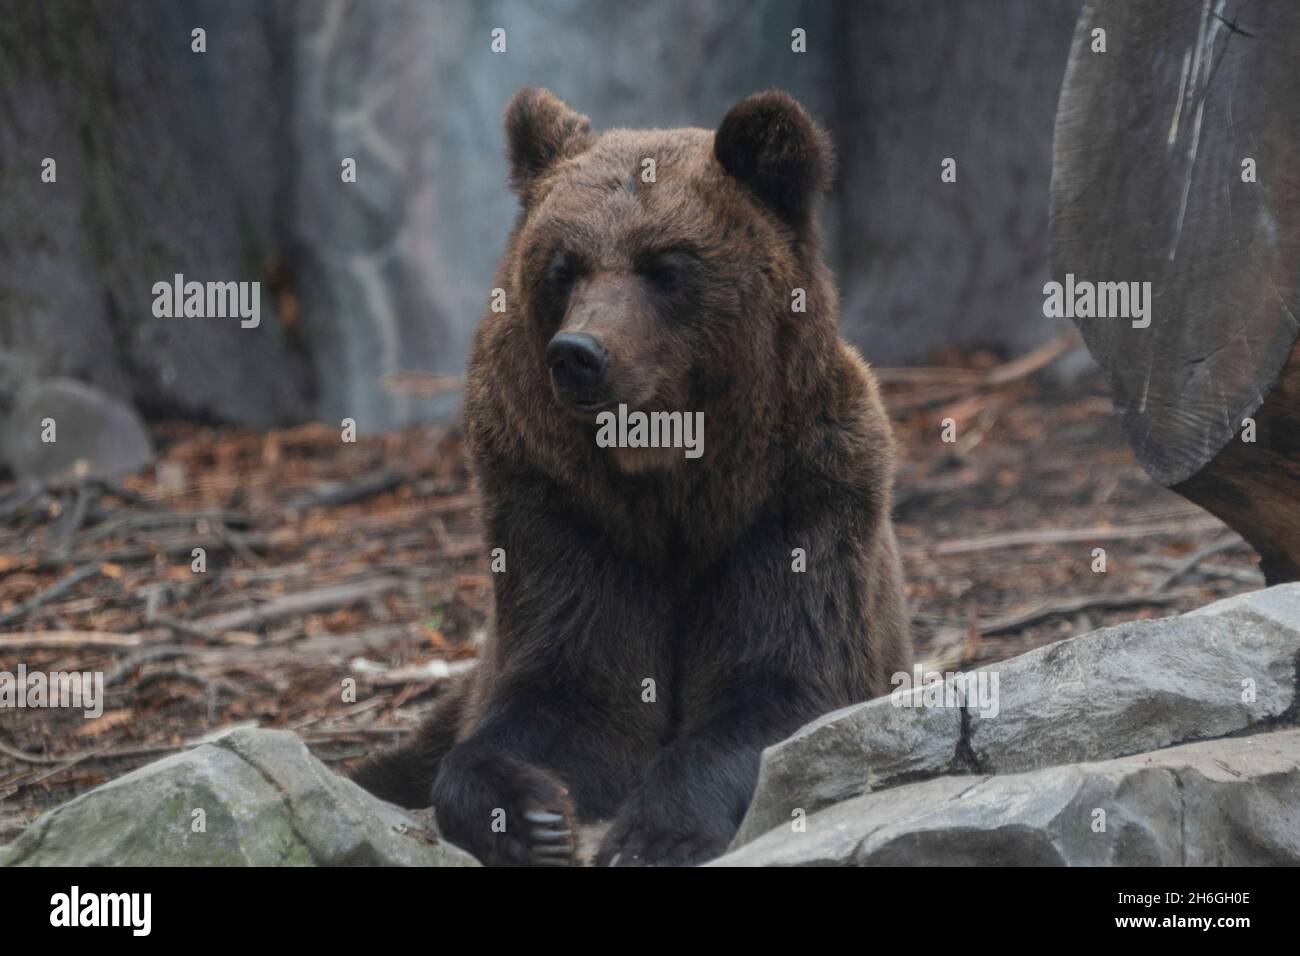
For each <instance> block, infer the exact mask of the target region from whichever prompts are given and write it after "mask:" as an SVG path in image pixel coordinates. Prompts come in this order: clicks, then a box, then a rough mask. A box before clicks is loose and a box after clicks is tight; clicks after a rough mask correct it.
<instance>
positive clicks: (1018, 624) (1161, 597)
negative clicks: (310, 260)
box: [979, 591, 1196, 634]
mask: <svg viewBox="0 0 1300 956" xmlns="http://www.w3.org/2000/svg"><path fill="white" fill-rule="evenodd" d="M1195 596H1196V595H1193V594H1187V593H1165V594H1161V593H1157V592H1155V591H1152V592H1150V593H1147V594H1116V595H1106V594H1103V595H1093V596H1091V597H1077V598H1066V599H1064V600H1057V601H1049V602H1047V603H1046V604H1040V605H1039V606H1038V607H1035V608H1031V609H1030V610H1028V611H1022V612H1020V613H1018V614H1011V615H1008V616H1007V617H1001V618H997V619H996V620H992V621H982V622H980V624H979V630H980V634H1001V633H1003V632H1005V631H1018V630H1020V629H1021V628H1023V627H1028V626H1029V625H1030V624H1036V623H1038V622H1039V621H1041V620H1043V619H1044V618H1048V617H1054V616H1056V615H1058V614H1075V613H1077V612H1079V611H1088V610H1092V609H1094V608H1117V607H1133V606H1135V605H1138V604H1155V605H1166V604H1174V603H1176V602H1178V601H1181V600H1183V599H1184V598H1194V597H1195Z"/></svg>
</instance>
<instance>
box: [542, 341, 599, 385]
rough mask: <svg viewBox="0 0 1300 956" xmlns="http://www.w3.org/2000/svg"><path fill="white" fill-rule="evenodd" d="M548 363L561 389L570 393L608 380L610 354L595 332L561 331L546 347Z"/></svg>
mask: <svg viewBox="0 0 1300 956" xmlns="http://www.w3.org/2000/svg"><path fill="white" fill-rule="evenodd" d="M546 364H547V365H549V366H550V367H551V376H552V377H553V378H554V379H555V384H556V385H558V386H559V387H560V388H562V389H564V390H565V391H569V392H581V391H587V390H589V389H593V388H595V387H596V386H598V385H600V383H601V382H603V381H604V380H605V369H606V368H608V366H609V353H608V352H606V351H605V346H603V345H601V344H600V339H598V338H596V337H595V336H594V335H588V334H587V333H586V332H561V333H560V334H559V335H557V336H556V337H555V338H553V339H551V344H550V345H548V346H546Z"/></svg>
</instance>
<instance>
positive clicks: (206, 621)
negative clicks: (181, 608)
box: [190, 578, 402, 634]
mask: <svg viewBox="0 0 1300 956" xmlns="http://www.w3.org/2000/svg"><path fill="white" fill-rule="evenodd" d="M401 586H402V581H401V580H400V579H398V578H378V579H374V580H370V581H360V582H357V583H356V584H342V585H338V586H336V587H328V588H318V589H317V590H314V591H303V592H301V593H299V594H287V595H285V596H284V597H279V598H275V599H273V600H270V601H267V602H266V603H265V604H262V605H261V606H259V607H254V608H247V609H244V610H240V611H229V612H226V613H224V614H213V615H211V616H209V617H205V618H201V619H199V620H197V621H191V622H190V624H191V625H192V626H193V627H196V628H198V629H199V630H202V631H206V632H208V633H211V634H221V633H223V632H225V631H244V630H248V629H249V628H253V627H257V626H260V625H262V624H266V623H268V622H270V621H274V620H278V619H280V618H283V617H291V616H293V615H297V614H311V613H313V612H316V611H327V610H332V609H334V608H336V607H343V606H345V605H349V604H355V603H356V602H358V601H364V600H366V599H368V598H372V597H378V596H379V595H382V594H386V593H388V592H389V591H394V590H397V589H398V588H400V587H401Z"/></svg>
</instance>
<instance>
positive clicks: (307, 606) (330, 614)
mask: <svg viewBox="0 0 1300 956" xmlns="http://www.w3.org/2000/svg"><path fill="white" fill-rule="evenodd" d="M1040 364H1042V363H1041V362H1036V361H1034V360H1033V359H1032V358H1031V359H1030V361H1029V362H1028V363H1025V362H1024V360H1020V361H1019V362H1012V363H1002V364H999V363H998V361H997V360H996V358H994V357H993V356H990V355H983V354H976V355H969V354H967V355H951V356H942V357H940V359H939V360H938V364H937V365H936V366H933V367H929V368H924V369H880V370H878V371H879V372H880V375H881V377H882V380H883V381H884V384H885V393H886V398H887V401H888V403H889V406H890V410H891V414H892V415H893V417H894V420H895V424H896V427H897V432H898V437H899V446H900V449H901V450H902V453H903V462H902V465H901V468H900V473H899V478H898V487H897V495H896V497H897V503H896V508H895V519H896V523H897V528H898V533H899V539H900V543H901V545H902V550H903V555H904V561H905V566H906V578H907V594H908V598H909V600H910V602H911V608H912V612H913V622H914V633H915V637H916V645H917V659H918V661H920V662H922V663H924V664H925V665H926V666H927V668H931V669H941V670H952V669H957V668H969V667H972V666H979V665H983V664H988V663H992V662H995V661H998V660H1002V659H1005V658H1007V657H1011V656H1013V655H1016V654H1020V653H1022V652H1024V651H1026V650H1029V649H1031V648H1033V647H1037V646H1039V645H1042V644H1046V643H1049V642H1052V641H1056V640H1059V639H1061V638H1064V637H1068V636H1070V635H1072V634H1079V633H1083V632H1085V631H1088V630H1092V629H1095V628H1098V627H1102V626H1105V625H1108V624H1114V623H1117V622H1120V621H1126V620H1132V619H1136V618H1147V617H1159V616H1164V615H1167V614H1172V613H1177V612H1181V611H1187V610H1190V609H1192V608H1195V607H1198V606H1200V605H1203V604H1206V603H1208V602H1210V601H1213V600H1215V599H1217V598H1221V597H1225V596H1228V595H1230V594H1234V593H1237V592H1240V591H1245V590H1253V589H1255V588H1257V587H1260V586H1262V583H1263V580H1262V577H1261V576H1260V575H1259V573H1258V571H1257V569H1256V560H1255V556H1254V554H1253V552H1252V551H1251V550H1250V548H1249V547H1247V546H1246V545H1245V544H1244V543H1242V542H1241V541H1240V539H1239V538H1238V537H1237V536H1236V535H1235V534H1233V533H1231V532H1230V531H1228V530H1227V529H1226V528H1225V527H1224V526H1223V525H1222V524H1221V523H1220V522H1219V521H1218V520H1217V519H1215V518H1213V517H1212V516H1210V515H1208V514H1206V513H1205V512H1203V511H1201V510H1200V509H1198V508H1196V507H1195V506H1193V505H1191V504H1190V503H1188V502H1186V501H1184V500H1183V499H1182V498H1180V497H1178V496H1177V495H1175V494H1173V493H1172V492H1169V491H1167V490H1165V489H1163V488H1161V487H1159V486H1158V485H1156V484H1154V483H1153V482H1152V481H1151V480H1150V479H1149V478H1147V476H1146V475H1145V473H1144V472H1143V471H1142V469H1141V468H1140V467H1139V466H1138V465H1137V463H1136V462H1135V460H1134V458H1133V456H1132V454H1131V453H1130V451H1129V449H1128V446H1127V444H1126V443H1125V442H1124V439H1123V436H1122V434H1121V432H1120V429H1119V426H1118V423H1117V422H1116V421H1115V420H1114V419H1113V418H1112V417H1111V415H1110V402H1109V400H1108V399H1107V398H1106V397H1105V396H1106V388H1105V385H1104V383H1103V382H1102V381H1101V379H1100V377H1098V376H1095V375H1094V376H1091V377H1085V378H1084V379H1082V380H1081V381H1079V382H1077V383H1076V384H1075V385H1073V386H1071V387H1068V388H1066V387H1062V386H1059V385H1056V384H1053V382H1054V380H1055V379H1054V378H1053V376H1051V375H1042V374H1037V370H1038V366H1039V365H1040ZM1031 373H1034V374H1031ZM945 419H951V420H952V422H953V423H954V425H955V433H954V434H950V435H948V436H947V437H950V438H952V439H954V440H953V441H944V440H943V438H944V435H943V431H944V421H945ZM154 437H155V440H156V443H157V446H158V448H159V455H158V458H157V460H156V462H155V465H154V467H153V468H152V469H150V470H148V471H147V473H142V474H139V475H136V476H133V477H129V478H127V479H125V480H123V481H121V482H120V483H117V484H107V485H105V484H100V483H96V484H91V483H76V484H73V485H70V486H67V487H63V488H40V487H29V486H19V485H15V484H8V485H5V484H0V671H8V672H10V673H16V672H17V670H18V667H19V665H20V664H22V665H24V666H25V667H26V670H27V672H28V673H33V672H52V671H74V670H75V671H92V672H93V671H101V672H103V674H104V680H105V685H106V688H105V700H104V702H103V715H102V716H100V717H98V718H97V719H86V718H85V717H84V716H83V714H82V712H81V711H80V710H72V709H68V708H47V709H25V710H15V709H9V708H0V843H4V842H7V841H8V840H9V839H10V838H12V837H13V836H14V835H15V833H16V832H17V831H18V830H20V829H21V828H22V827H23V826H25V825H26V823H28V822H30V821H31V820H32V819H33V818H34V816H35V815H37V814H38V813H39V812H41V811H42V810H44V809H46V808H48V807H50V806H52V805H54V804H57V803H61V802H63V801H65V800H67V799H69V798H70V797H72V796H75V795H76V794H78V793H81V792H83V791H85V790H87V789H89V788H91V787H93V786H96V785H97V784H100V783H103V782H104V781H106V780H109V779H112V778H113V777H116V776H120V775H121V774H123V773H126V772H127V771H129V770H131V769H134V768H135V767H138V766H140V765H142V764H144V763H146V762H149V761H151V760H155V759H158V758H159V757H161V756H164V755H166V754H169V753H172V752H175V751H178V750H181V749H184V748H185V747H188V746H191V745H193V744H194V743H196V742H198V741H200V740H202V739H203V738H205V736H207V735H211V734H213V733H214V732H218V731H221V730H224V729H226V728H229V727H231V726H235V725H257V726H263V727H282V728H289V729H291V730H294V731H296V732H298V733H299V734H300V735H301V736H302V737H303V738H304V739H305V740H306V741H307V743H308V745H309V746H310V747H311V749H312V751H313V752H314V753H315V754H316V755H317V756H318V757H320V758H321V759H323V760H325V761H326V762H328V763H330V764H332V765H334V766H336V767H340V768H343V767H346V766H348V765H349V764H350V763H351V762H352V761H354V760H355V759H356V758H357V757H359V756H360V755H362V754H364V753H365V752H367V751H369V750H371V749H372V748H377V747H383V746H387V745H389V744H392V743H395V742H397V741H398V740H400V739H401V738H402V737H403V735H405V734H407V733H409V732H410V730H411V728H412V727H413V726H414V724H415V723H416V722H417V721H418V720H419V718H420V717H421V715H422V714H423V713H424V712H425V711H426V710H427V709H428V706H429V705H430V704H431V703H432V701H433V699H434V698H435V696H436V694H437V693H438V691H439V688H440V686H442V685H443V684H444V682H445V681H446V679H447V677H448V676H449V674H451V673H454V672H455V671H457V670H460V669H463V668H465V667H467V666H470V663H469V662H471V661H472V660H473V658H474V656H475V651H476V647H477V645H478V642H479V640H481V637H482V630H483V625H484V620H485V615H486V611H487V607H488V602H489V596H490V589H491V583H490V577H489V573H488V566H487V556H486V554H485V552H484V548H483V544H482V541H481V539H480V537H479V535H478V530H477V524H476V518H475V507H476V504H475V497H474V494H473V492H472V490H471V488H470V484H469V477H468V473H467V470H466V465H465V459H464V445H463V441H462V437H461V434H460V432H459V430H458V429H457V428H455V427H450V428H449V427H445V426H429V425H424V426H418V427H411V428H408V429H405V430H402V431H400V432H394V433H389V434H383V435H378V436H373V437H359V438H358V440H357V441H356V442H355V443H343V442H342V441H340V434H339V431H338V430H337V429H334V428H331V427H327V426H324V425H319V424H317V425H306V426H302V427H299V428H293V429H288V430H282V431H274V432H269V433H268V432H254V431H249V430H240V429H231V428H205V427H198V426H194V425H187V424H160V425H157V426H156V427H155V428H154ZM196 547H201V548H203V549H204V552H205V558H206V570H205V571H204V572H203V573H196V572H195V571H194V570H193V569H192V563H193V561H194V558H193V557H192V555H193V549H194V548H196ZM1096 549H1104V560H1105V570H1104V572H1102V571H1101V570H1100V565H1099V557H1098V552H1097V550H1096ZM348 678H352V679H354V680H355V681H356V695H355V700H356V702H355V703H345V702H344V700H343V696H344V695H343V686H344V681H345V680H346V679H348Z"/></svg>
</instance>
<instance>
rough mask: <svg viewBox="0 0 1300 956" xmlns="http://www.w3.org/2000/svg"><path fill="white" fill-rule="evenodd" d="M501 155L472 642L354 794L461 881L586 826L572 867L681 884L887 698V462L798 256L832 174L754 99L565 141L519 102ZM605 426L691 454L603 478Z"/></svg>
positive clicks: (902, 641) (891, 624) (558, 128)
mask: <svg viewBox="0 0 1300 956" xmlns="http://www.w3.org/2000/svg"><path fill="white" fill-rule="evenodd" d="M505 131H506V139H507V142H508V147H509V163H510V169H511V175H512V180H513V185H514V189H515V191H516V192H517V193H518V195H519V198H520V200H521V202H522V211H521V213H520V215H519V218H518V221H517V223H516V225H515V228H514V231H513V233H512V235H511V237H510V240H509V245H508V247H507V250H506V253H505V257H504V258H503V259H502V262H501V265H500V269H499V271H498V272H497V276H496V282H495V285H496V286H497V289H496V290H494V296H495V299H496V302H497V305H496V308H492V307H489V311H488V312H487V314H486V316H485V317H484V319H483V321H482V323H481V324H480V326H479V328H478V331H477V335H476V338H475V341H474V347H473V350H472V355H471V357H470V362H469V376H468V383H467V398H466V422H467V431H468V436H469V443H470V447H471V451H472V458H473V466H474V471H475V474H476V478H477V481H478V485H479V489H480V493H481V495H482V501H483V519H484V533H485V536H486V540H487V547H488V548H489V549H498V548H500V549H503V554H502V552H498V555H499V556H501V557H503V558H504V562H505V564H504V567H505V570H504V571H503V572H501V573H497V574H494V575H493V579H494V609H493V622H492V627H491V636H490V638H489V640H488V642H487V644H486V646H485V647H484V649H483V653H482V657H481V662H480V664H479V666H478V668H477V669H476V670H475V671H474V672H472V673H471V674H470V675H469V676H468V679H467V680H465V681H464V682H463V683H462V684H461V685H460V686H457V687H454V688H452V689H451V691H450V692H449V693H448V694H447V696H445V697H444V698H442V699H441V700H440V702H439V706H438V708H437V710H436V712H435V714H434V716H433V718H432V719H431V720H429V721H428V722H427V723H426V724H425V725H424V726H423V727H422V728H421V730H420V731H419V732H418V733H417V735H416V738H415V739H414V740H413V741H412V742H411V743H409V744H407V745H406V746H404V747H402V748H400V749H398V750H396V751H393V752H391V753H388V754H381V755H379V756H377V757H373V758H371V759H370V760H369V761H368V762H367V763H366V764H364V765H363V766H362V767H361V768H360V769H359V771H358V773H357V774H356V779H357V781H358V782H359V783H361V784H362V786H364V787H366V788H367V789H369V790H371V791H372V792H373V793H375V794H377V795H378V796H380V797H384V798H386V799H388V800H391V801H393V802H396V803H399V804H402V805H405V806H409V807H423V806H428V805H430V804H432V805H433V807H434V808H435V812H436V816H437V820H438V823H439V826H440V828H441V830H442V831H443V833H444V835H445V836H446V837H447V838H448V839H449V840H450V841H452V842H454V843H456V844H459V845H460V846H463V847H465V848H466V849H468V850H470V851H471V852H472V853H474V854H475V855H476V856H478V857H479V858H480V859H481V860H483V861H484V862H486V863H490V864H495V863H505V864H528V863H534V864H545V863H560V864H567V863H569V862H570V861H571V860H572V858H573V854H574V849H575V847H574V838H573V827H574V824H575V822H578V821H582V820H589V819H597V818H604V819H612V821H613V822H612V825H611V826H610V828H609V830H608V832H607V834H606V836H605V837H604V840H603V842H602V844H601V845H600V847H599V850H598V852H597V855H596V862H597V863H598V864H616V865H654V864H659V865H665V864H693V863H697V862H700V861H703V860H707V859H709V858H711V857H713V856H716V855H717V854H719V853H721V852H722V851H723V850H724V849H725V848H726V846H727V844H728V842H729V841H730V839H731V837H732V836H733V835H734V833H735V830H736V828H737V826H738V825H739V823H740V820H741V817H742V816H743V815H744V813H745V810H746V808H747V806H748V803H749V800H750V798H751V796H752V794H753V789H754V785H755V781H756V777H757V772H758V765H759V755H760V753H761V751H762V750H763V748H764V747H766V746H767V745H769V744H771V743H774V742H775V741H778V740H780V739H782V738H783V737H785V736H787V735H789V734H790V733H791V732H793V731H794V730H796V729H797V728H798V727H800V726H801V725H803V724H804V723H806V722H807V721H809V720H811V719H813V718H815V717H817V716H818V715H820V714H823V713H825V712H826V711H829V710H832V709H834V708H837V707H841V706H843V705H846V704H850V703H853V702H855V701H861V700H865V699H867V698H869V697H872V696H876V695H879V694H881V693H884V692H885V691H886V690H888V688H889V677H890V675H891V674H893V673H895V672H898V671H906V670H908V669H909V668H910V667H911V645H910V639H909V636H908V626H907V615H906V613H905V609H904V599H903V595H902V585H901V575H900V568H899V560H898V556H897V546H896V543H895V539H894V532H893V527H892V525H891V523H890V506H891V493H892V491H891V486H892V481H893V470H894V445H893V437H892V434H891V429H890V425H889V422H888V419H887V418H886V415H885V411H884V408H883V406H882V403H881V400H880V396H879V393H878V389H877V386H876V383H875V381H874V379H873V377H872V375H871V372H870V371H869V370H868V368H867V365H866V364H865V363H864V362H863V360H862V359H861V357H859V355H858V353H857V352H856V351H855V350H854V349H853V348H851V347H850V346H849V345H847V344H846V343H845V342H844V341H843V340H842V339H841V338H840V336H839V330H838V303H837V299H836V293H835V288H834V285H833V281H832V278H831V276H830V274H829V271H828V270H827V268H826V266H825V265H824V264H823V263H822V261H821V255H820V250H819V236H818V229H817V225H816V221H815V212H816V203H817V199H818V196H819V194H821V193H822V192H823V191H824V190H825V189H826V188H827V186H828V183H829V181H830V178H831V174H832V167H833V154H832V151H831V147H830V144H829V141H828V139H827V137H826V135H825V134H824V133H823V132H822V131H821V130H820V129H819V128H818V127H817V126H816V125H815V124H814V123H813V121H812V120H811V119H810V118H809V117H808V115H807V114H806V113H805V112H804V110H803V109H802V107H800V106H799V104H798V103H796V102H795V101H794V100H793V99H792V98H791V97H790V96H788V95H787V94H785V93H782V92H779V91H768V92H764V93H759V94H756V95H754V96H751V97H749V98H747V99H745V100H743V101H742V102H740V103H739V104H737V105H736V106H735V107H734V108H733V109H732V110H731V111H730V112H729V113H728V114H727V116H726V117H725V118H724V119H723V121H722V124H721V125H720V126H719V127H718V129H717V131H716V132H711V131H709V130H703V129H677V130H624V129H616V130H610V131H608V132H605V133H604V134H601V135H597V134H596V133H594V132H592V130H591V127H590V123H589V121H588V119H587V117H585V116H582V115H580V114H578V113H576V112H575V111H574V110H572V109H571V108H570V107H568V106H567V105H566V104H565V103H563V102H562V101H560V100H559V99H557V98H556V97H555V96H553V95H552V94H551V93H549V92H547V91H546V90H540V89H524V90H521V91H519V92H518V93H516V94H515V96H514V97H513V99H512V100H511V102H510V104H509V106H508V108H507V109H506V114H505ZM651 161H652V162H651ZM502 294H504V300H503V302H504V307H502ZM617 406H624V408H622V409H621V410H620V414H624V413H627V412H628V410H632V411H640V412H646V413H650V412H681V413H685V414H688V415H692V416H694V415H695V413H703V418H702V421H703V441H702V442H701V443H699V447H698V448H696V450H695V452H694V453H693V455H691V456H688V454H687V453H686V452H684V450H683V449H682V448H671V447H670V448H665V447H603V444H605V443H599V442H598V441H597V437H598V431H599V429H600V428H601V427H602V424H601V423H602V422H603V421H604V419H603V418H602V413H604V412H608V411H610V410H612V409H614V408H615V407H617Z"/></svg>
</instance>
